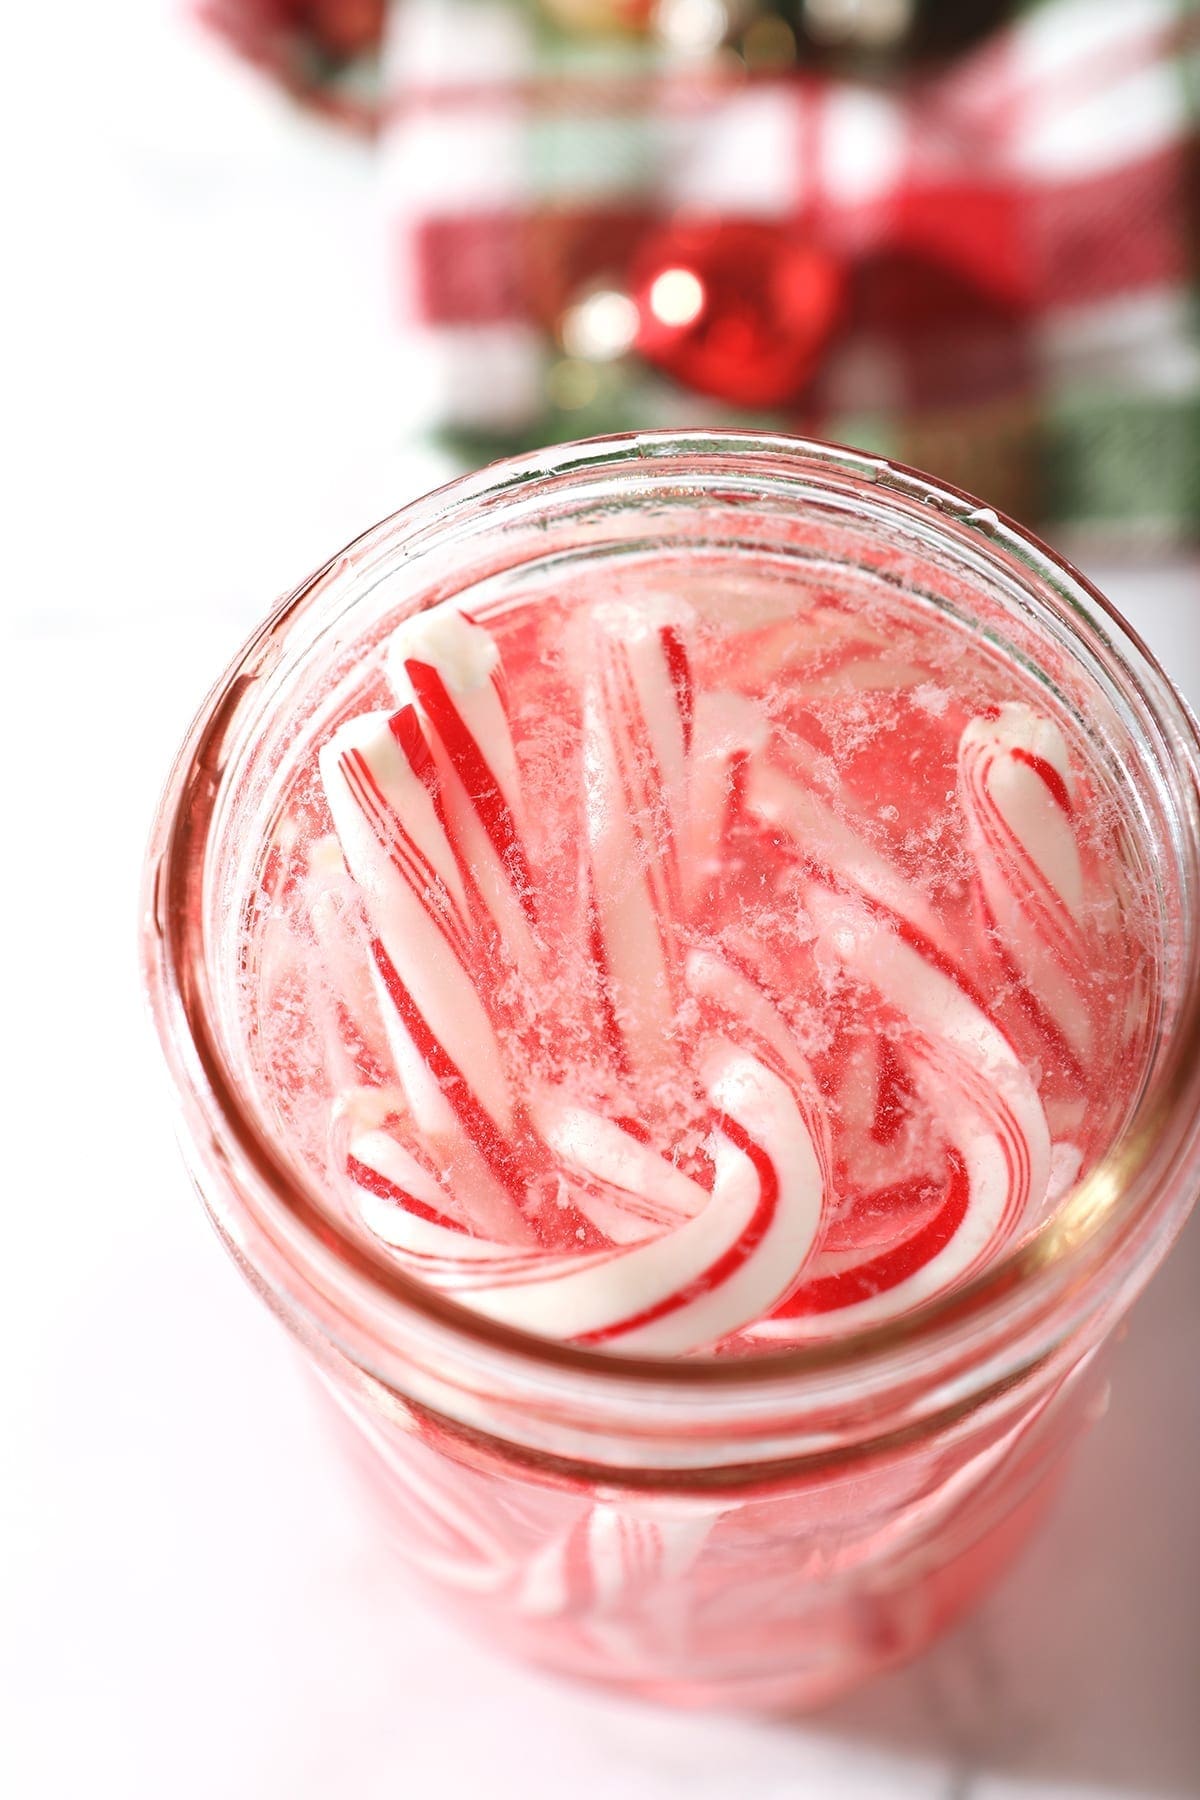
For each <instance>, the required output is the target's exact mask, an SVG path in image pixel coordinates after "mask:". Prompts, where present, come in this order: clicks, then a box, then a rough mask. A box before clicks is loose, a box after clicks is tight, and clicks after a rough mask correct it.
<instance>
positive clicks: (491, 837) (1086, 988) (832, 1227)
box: [244, 565, 1151, 1355]
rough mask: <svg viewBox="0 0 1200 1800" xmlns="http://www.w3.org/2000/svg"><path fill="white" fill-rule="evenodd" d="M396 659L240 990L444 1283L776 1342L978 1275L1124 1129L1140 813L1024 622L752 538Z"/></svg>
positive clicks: (652, 1346) (332, 1172)
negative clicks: (824, 568)
mask: <svg viewBox="0 0 1200 1800" xmlns="http://www.w3.org/2000/svg"><path fill="white" fill-rule="evenodd" d="M431 621H432V622H431ZM385 649H386V646H377V647H375V649H373V650H371V651H368V652H365V653H364V659H363V669H362V684H361V696H360V698H359V699H358V700H357V701H356V702H355V703H354V704H353V705H351V706H349V707H347V708H346V709H345V710H346V711H347V713H348V714H349V719H350V722H349V723H348V724H347V725H345V726H343V727H342V728H341V731H340V733H339V735H338V737H337V739H336V741H335V743H334V744H333V745H332V746H330V747H329V748H327V750H326V752H325V755H324V759H323V763H322V774H323V784H322V782H321V781H320V780H318V779H316V778H315V777H316V771H315V770H314V768H313V767H311V766H310V767H308V768H306V769H304V770H302V771H300V772H299V773H298V775H297V779H296V783H295V785H294V788H293V790H292V793H291V795H290V797H289V800H288V802H287V803H286V804H285V805H284V807H283V809H282V811H281V812H280V814H279V817H278V819H277V822H276V825H275V829H274V831H273V834H272V841H271V842H270V844H269V845H268V846H267V847H266V849H265V852H264V859H263V861H262V864H261V867H260V870H259V880H258V885H257V887H256V891H255V892H254V894H253V895H252V896H251V897H250V898H249V900H248V902H247V906H246V913H245V933H244V942H245V955H244V964H245V968H244V1003H245V1008H246V1014H247V1018H248V1020H249V1021H250V1023H251V1025H252V1028H253V1031H254V1032H255V1034H256V1055H257V1059H258V1064H259V1068H260V1071H261V1075H262V1080H263V1086H264V1088H265V1090H266V1092H267V1093H268V1095H269V1103H270V1105H271V1107H272V1109H273V1112H274V1114H275V1118H276V1120H277V1123H278V1125H279V1127H280V1129H282V1130H283V1131H284V1132H285V1133H286V1134H287V1135H288V1137H289V1139H290V1140H291V1142H292V1143H293V1145H294V1146H296V1147H297V1148H298V1152H299V1154H301V1155H302V1156H303V1157H304V1158H305V1159H306V1160H307V1161H308V1162H309V1163H310V1164H311V1165H312V1166H313V1168H314V1170H315V1171H316V1173H317V1174H318V1176H319V1178H320V1179H321V1180H322V1182H323V1183H324V1185H325V1186H326V1188H327V1189H331V1190H332V1191H333V1192H334V1193H336V1194H337V1195H338V1196H339V1199H340V1203H341V1205H342V1206H343V1207H344V1208H345V1209H347V1210H348V1211H349V1212H350V1213H351V1214H352V1215H353V1216H354V1217H355V1218H356V1219H357V1220H358V1221H359V1222H360V1223H362V1224H363V1225H364V1226H365V1228H366V1229H368V1230H369V1231H370V1232H371V1233H372V1234H373V1235H374V1236H375V1237H376V1238H377V1239H378V1240H379V1241H380V1242H381V1243H384V1244H386V1245H387V1246H388V1247H389V1249H390V1250H391V1252H392V1254H394V1255H395V1256H396V1258H397V1259H398V1260H399V1261H400V1263H401V1264H402V1265H403V1266H404V1267H406V1268H408V1269H409V1270H410V1271H411V1272H412V1273H414V1274H415V1275H416V1276H417V1277H418V1278H419V1279H424V1280H427V1281H429V1282H431V1283H433V1284H434V1285H436V1286H438V1287H440V1288H442V1289H443V1290H444V1291H446V1292H449V1293H450V1294H451V1295H453V1296H454V1297H455V1298H457V1299H460V1300H461V1301H462V1302H463V1303H464V1304H466V1305H470V1306H475V1307H477V1308H478V1309H479V1310H480V1311H483V1312H485V1313H488V1314H489V1315H490V1316H492V1317H494V1318H497V1319H500V1320H502V1321H504V1322H507V1323H510V1324H515V1325H518V1326H521V1327H523V1328H526V1329H530V1330H534V1331H538V1332H542V1333H544V1334H547V1335H552V1336H556V1337H560V1338H564V1339H567V1340H570V1341H577V1342H581V1343H585V1344H592V1345H595V1346H598V1347H603V1348H605V1349H611V1350H613V1351H617V1352H624V1353H639V1354H665V1355H673V1354H674V1355H679V1354H697V1353H699V1354H703V1353H711V1352H715V1351H719V1352H721V1353H726V1352H731V1351H749V1350H758V1351H763V1350H769V1349H773V1348H781V1347H787V1346H790V1345H793V1344H796V1343H803V1342H806V1341H811V1340H812V1339H814V1338H826V1337H828V1336H830V1335H831V1334H836V1333H841V1332H844V1331H848V1330H852V1329H858V1328H861V1327H862V1326H864V1325H869V1324H872V1323H875V1322H878V1321H879V1320H881V1319H884V1318H887V1317H893V1316H897V1315H899V1314H901V1313H903V1312H905V1311H907V1310H909V1309H911V1308H912V1307H914V1306H916V1305H919V1304H920V1303H921V1302H922V1301H924V1300H927V1299H929V1298H930V1297H932V1296H934V1295H936V1294H938V1293H941V1292H943V1291H945V1290H946V1289H947V1288H949V1287H952V1286H954V1285H956V1284H957V1283H960V1282H961V1281H963V1280H965V1279H967V1278H968V1277H969V1276H970V1275H972V1274H974V1273H977V1272H978V1271H979V1270H980V1269H982V1268H983V1267H985V1266H986V1265H987V1263H988V1262H989V1261H991V1260H993V1259H994V1258H995V1257H997V1256H999V1255H1001V1254H1002V1253H1003V1252H1004V1251H1005V1250H1006V1249H1008V1248H1010V1247H1011V1245H1012V1244H1013V1243H1014V1242H1016V1241H1017V1240H1018V1239H1019V1238H1021V1237H1022V1236H1024V1235H1026V1234H1028V1233H1029V1232H1030V1231H1032V1230H1034V1229H1036V1228H1037V1226H1038V1225H1039V1224H1040V1223H1041V1222H1042V1221H1044V1219H1045V1218H1046V1217H1047V1216H1048V1215H1049V1214H1050V1213H1051V1212H1052V1211H1053V1209H1054V1207H1055V1205H1056V1204H1057V1203H1058V1202H1059V1201H1060V1200H1061V1198H1062V1196H1063V1195H1064V1194H1065V1193H1066V1192H1067V1191H1068V1189H1069V1188H1070V1186H1071V1185H1072V1184H1073V1183H1074V1182H1075V1181H1076V1180H1077V1179H1079V1178H1080V1176H1081V1175H1082V1174H1085V1173H1086V1172H1087V1170H1088V1169H1089V1168H1090V1167H1092V1166H1093V1165H1094V1164H1095V1162H1096V1161H1097V1159H1098V1158H1099V1157H1101V1156H1102V1155H1103V1154H1104V1152H1105V1150H1106V1149H1107V1148H1108V1147H1109V1145H1110V1144H1111V1143H1112V1141H1113V1139H1114V1137H1115V1136H1116V1135H1117V1134H1118V1132H1119V1131H1120V1129H1121V1125H1122V1121H1123V1120H1124V1118H1125V1117H1126V1116H1127V1114H1128V1111H1129V1108H1130V1106H1131V1104H1132V1102H1133V1100H1134V1098H1135V1096H1136V1090H1137V1085H1138V1081H1139V1079H1140V1071H1141V1069H1142V1067H1143V1065H1144V1060H1145V1035H1146V1031H1147V1006H1146V995H1147V993H1148V991H1149V980H1148V978H1149V973H1150V969H1151V957H1150V952H1149V950H1148V947H1147V945H1148V942H1149V933H1148V931H1147V929H1146V927H1145V924H1144V921H1143V919H1142V914H1141V911H1140V908H1139V902H1138V894H1139V876H1138V870H1137V867H1136V860H1135V850H1134V838H1133V836H1132V834H1131V833H1130V832H1129V831H1128V830H1127V829H1126V827H1125V825H1124V823H1123V821H1122V817H1121V813H1120V811H1119V808H1118V806H1117V804H1116V802H1115V799H1114V797H1113V794H1112V792H1111V790H1110V788H1109V786H1108V784H1107V782H1106V779H1105V777H1104V776H1103V773H1102V771H1101V769H1100V767H1099V765H1098V763H1097V761H1096V759H1095V757H1094V755H1093V754H1092V753H1091V752H1090V751H1089V749H1088V747H1087V745H1086V742H1085V739H1084V737H1083V734H1082V731H1081V730H1080V729H1079V727H1078V725H1077V724H1076V723H1074V722H1073V721H1072V719H1071V718H1070V716H1069V714H1068V713H1067V711H1066V709H1065V707H1064V706H1063V705H1062V703H1061V702H1060V701H1059V699H1058V697H1057V696H1056V695H1055V694H1054V693H1053V692H1052V691H1051V689H1050V688H1049V686H1048V685H1045V684H1043V683H1041V682H1039V681H1037V680H1036V679H1035V678H1034V677H1032V676H1031V675H1029V674H1028V673H1027V672H1025V671H1023V670H1020V669H1019V668H1018V666H1017V665H1016V664H1015V663H1014V662H1013V661H1011V660H1009V659H1007V658H1006V657H1004V656H1003V655H1002V653H1001V652H1000V651H999V650H998V649H996V648H994V647H989V646H986V645H984V644H982V643H981V642H980V641H979V640H978V639H975V638H972V637H971V636H970V635H969V634H968V633H967V631H966V630H965V629H964V628H962V627H961V626H960V625H959V624H958V623H957V622H955V621H954V620H952V619H950V618H948V617H947V616H945V615H944V614H941V613H939V612H938V611H937V610H936V609H934V608H932V607H931V606H926V605H922V604H919V603H917V602H914V601H912V600H910V599H907V598H906V597H905V596H903V595H902V594H900V593H899V592H898V591H896V590H894V589H890V588H887V587H886V586H884V584H878V586H876V587H874V588H872V589H871V590H870V591H869V592H865V591H864V589H863V588H862V586H861V585H860V586H859V587H857V588H855V589H854V590H853V591H851V590H849V589H847V588H846V587H844V586H841V585H839V584H838V582H837V581H836V580H835V579H834V578H833V577H832V576H831V577H830V579H829V580H828V581H824V580H822V581H818V580H815V579H814V580H810V581H809V582H808V583H807V584H804V585H800V584H798V583H797V581H796V579H795V577H794V575H788V576H783V575H780V576H779V577H778V578H770V577H764V576H763V575H762V574H761V573H760V574H757V575H755V576H753V577H751V576H748V575H747V574H746V573H745V572H744V571H742V570H740V569H738V568H737V566H736V565H730V566H729V567H726V568H722V569H718V568H714V569H712V570H711V571H709V572H707V573H705V574H704V575H702V576H700V577H697V576H695V575H694V574H692V575H689V577H688V578H687V579H686V581H684V580H683V579H680V580H678V581H676V580H673V579H672V578H671V573H670V571H669V569H665V568H663V567H662V566H656V567H652V568H650V567H645V568H640V569H639V568H637V567H627V568H625V569H623V570H622V571H621V572H620V573H619V574H616V573H614V571H613V569H612V568H609V569H608V570H606V571H602V572H597V571H594V570H593V571H590V572H584V573H580V574H578V575H576V576H574V577H572V578H571V579H570V581H569V583H567V584H566V585H564V586H563V587H561V588H560V589H558V590H546V589H540V590H538V591H536V592H531V593H530V594H529V595H528V596H527V598H526V600H525V601H524V603H519V602H518V603H514V602H513V601H512V600H510V599H506V600H505V601H504V603H503V604H499V603H497V604H496V605H494V606H492V607H481V608H480V610H479V611H478V612H474V611H471V610H470V608H468V615H467V617H465V618H464V617H463V615H462V614H461V613H459V612H457V611H456V610H455V609H453V608H450V609H446V608H443V609H441V611H440V613H439V614H438V615H437V616H433V615H430V616H428V617H427V618H426V619H425V620H424V621H423V622H422V621H419V622H417V623H416V624H415V625H408V626H405V627H402V628H401V630H400V633H399V636H398V639H397V640H394V641H393V643H392V646H391V649H390V652H389V653H388V659H387V661H388V668H389V669H390V681H389V679H388V677H386V676H385V675H384V662H385ZM367 715H369V717H368V722H367V724H365V725H364V724H363V723H362V720H363V718H364V716H367ZM331 802H332V805H331Z"/></svg>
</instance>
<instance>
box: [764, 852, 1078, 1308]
mask: <svg viewBox="0 0 1200 1800" xmlns="http://www.w3.org/2000/svg"><path fill="white" fill-rule="evenodd" d="M807 906H808V910H809V912H810V914H811V916H812V917H813V919H814V921H815V922H816V924H817V928H818V931H819V933H820V937H821V942H822V945H823V947H824V949H825V950H826V952H827V953H828V954H829V955H830V956H832V957H834V958H836V960H837V961H838V963H839V964H840V965H841V966H842V967H843V968H845V969H846V970H848V971H849V972H850V973H852V974H853V975H856V976H857V977H858V978H859V979H860V980H862V981H864V982H866V983H867V984H869V985H870V986H871V987H873V988H874V989H875V991H876V992H877V993H878V994H879V995H880V997H881V998H882V999H883V1000H884V1001H885V1002H887V1003H888V1004H889V1005H890V1006H892V1007H893V1008H895V1010H896V1011H897V1012H898V1013H899V1014H900V1016H901V1018H902V1019H903V1020H904V1021H905V1022H906V1025H907V1034H906V1039H905V1046H904V1048H905V1056H906V1060H907V1066H908V1068H909V1071H910V1073H911V1077H912V1080H913V1083H914V1086H915V1088H916V1090H917V1093H918V1096H919V1098H920V1100H921V1102H922V1103H923V1105H924V1107H925V1108H926V1110H927V1113H928V1116H929V1119H930V1123H931V1129H940V1131H941V1132H942V1133H943V1134H944V1136H945V1138H946V1141H947V1144H948V1146H949V1150H948V1156H947V1162H948V1169H949V1180H948V1184H947V1188H946V1191H945V1194H944V1196H943V1199H942V1202H941V1205H940V1206H939V1208H938V1211H937V1213H936V1214H935V1215H934V1217H933V1218H932V1219H931V1220H930V1221H929V1222H928V1224H927V1225H926V1226H924V1227H923V1228H922V1229H921V1230H919V1231H917V1232H915V1233H913V1234H912V1235H910V1236H908V1237H907V1238H905V1239H904V1240H903V1241H902V1242H901V1243H899V1244H897V1245H893V1246H891V1247H890V1248H889V1249H888V1250H887V1251H885V1252H883V1253H882V1254H881V1255H877V1256H868V1257H865V1258H863V1259H862V1260H861V1261H859V1262H857V1263H855V1262H854V1261H853V1260H852V1259H849V1258H846V1257H844V1256H839V1257H838V1258H836V1259H834V1260H833V1262H832V1264H831V1266H829V1267H827V1268H826V1269H824V1270H823V1269H822V1266H821V1263H820V1261H818V1262H817V1263H816V1264H815V1265H814V1269H813V1275H812V1278H811V1280H810V1281H809V1282H806V1283H801V1284H800V1286H799V1287H798V1288H797V1289H796V1291H795V1292H794V1293H793V1294H792V1295H790V1296H789V1298H788V1299H787V1301H786V1302H785V1303H784V1305H783V1306H782V1307H781V1308H780V1309H779V1312H780V1316H779V1317H777V1318H776V1319H773V1320H766V1321H764V1322H762V1323H761V1324H758V1325H756V1326H755V1327H754V1330H753V1335H754V1336H755V1337H756V1338H757V1337H762V1338H767V1339H772V1340H779V1339H785V1338H796V1337H810V1336H814V1335H817V1336H819V1335H823V1334H828V1333H830V1332H840V1331H845V1330H848V1329H857V1328H860V1327H862V1326H864V1325H870V1324H874V1323H877V1322H878V1321H879V1320H880V1319H884V1318H890V1317H893V1316H895V1315H896V1314H897V1313H901V1312H904V1311H907V1310H908V1309H909V1308H911V1307H913V1306H917V1305H919V1304H920V1303H921V1302H922V1301H924V1300H928V1299H930V1298H932V1297H933V1296H935V1295H937V1294H940V1293H943V1292H945V1291H946V1290H947V1289H948V1288H950V1287H952V1286H954V1285H956V1284H957V1283H959V1282H961V1281H963V1280H966V1279H967V1278H969V1277H970V1276H971V1275H972V1274H974V1273H976V1272H977V1271H978V1270H979V1269H981V1268H982V1267H983V1265H984V1264H985V1263H986V1262H988V1261H989V1260H991V1258H992V1257H994V1256H995V1255H996V1253H997V1252H998V1251H999V1250H1000V1249H1002V1248H1003V1246H1004V1245H1005V1244H1006V1243H1007V1242H1010V1241H1011V1240H1012V1238H1013V1236H1014V1234H1015V1233H1016V1232H1017V1231H1018V1230H1019V1229H1020V1227H1021V1226H1022V1225H1023V1224H1026V1223H1028V1222H1030V1221H1031V1220H1032V1219H1033V1218H1034V1217H1035V1216H1036V1213H1037V1210H1038V1209H1039V1208H1040V1207H1041V1206H1042V1205H1043V1204H1044V1202H1045V1199H1046V1194H1047V1191H1048V1186H1049V1180H1050V1171H1051V1147H1050V1137H1049V1132H1048V1130H1047V1126H1046V1117H1045V1113H1044V1111H1043V1108H1042V1105H1041V1101H1040V1100H1039V1098H1038V1095H1037V1092H1036V1090H1035V1089H1034V1087H1033V1083H1032V1081H1031V1080H1030V1078H1029V1075H1028V1074H1027V1072H1026V1070H1025V1069H1024V1067H1023V1065H1022V1064H1021V1063H1020V1062H1019V1060H1018V1059H1017V1057H1016V1055H1015V1054H1014V1052H1013V1050H1012V1047H1011V1045H1010V1044H1009V1042H1008V1040H1007V1038H1005V1037H1004V1035H1003V1034H1002V1033H1001V1032H1000V1031H998V1030H997V1028H996V1027H995V1026H994V1025H993V1024H992V1023H991V1021H990V1020H989V1019H988V1018H987V1017H986V1016H985V1015H984V1013H983V1012H982V1011H981V1009H980V1007H979V1006H978V1004H977V1002H976V1001H975V999H974V998H973V996H972V995H971V994H970V993H969V992H968V991H967V990H965V989H964V988H963V987H962V986H961V984H960V983H959V982H958V981H957V980H956V979H955V978H954V976H953V974H952V973H950V972H948V971H947V970H946V969H944V968H942V967H939V966H937V965H936V964H934V963H931V962H929V961H928V960H927V959H926V958H925V957H924V956H922V955H921V953H920V952H919V951H918V950H916V949H914V948H913V946H912V945H911V944H909V943H906V942H905V941H904V939H903V938H902V937H901V936H900V935H899V934H898V933H897V932H896V931H895V930H894V929H893V928H892V927H891V926H890V924H889V923H888V922H887V921H886V920H885V919H881V918H880V917H878V916H877V915H875V914H873V913H872V912H871V911H870V909H869V908H867V907H866V906H863V905H862V904H861V903H858V902H855V901H850V900H846V899H845V898H843V897H842V896H839V895H836V894H833V893H831V892H830V891H829V890H828V889H822V888H820V887H817V886H814V887H813V888H812V890H811V891H810V893H809V895H808V897H807Z"/></svg>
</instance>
